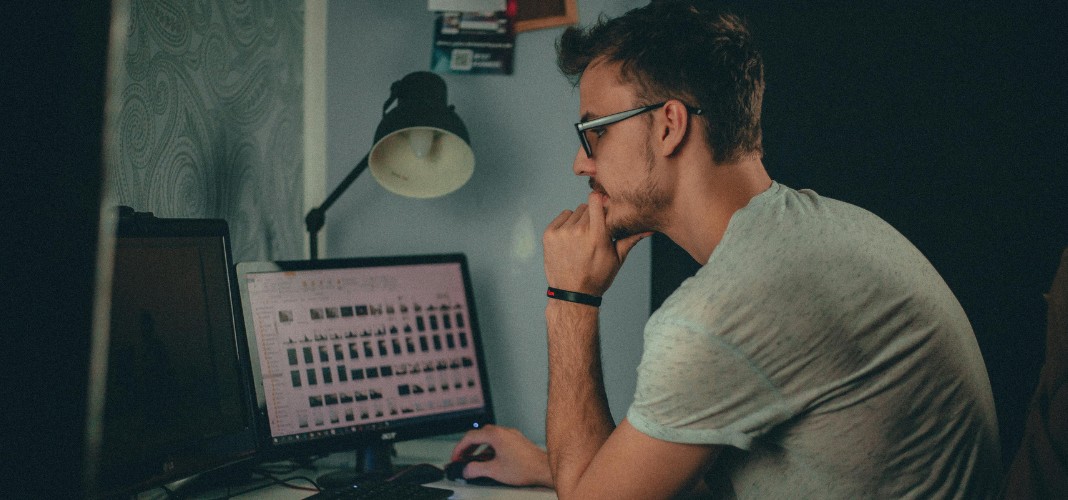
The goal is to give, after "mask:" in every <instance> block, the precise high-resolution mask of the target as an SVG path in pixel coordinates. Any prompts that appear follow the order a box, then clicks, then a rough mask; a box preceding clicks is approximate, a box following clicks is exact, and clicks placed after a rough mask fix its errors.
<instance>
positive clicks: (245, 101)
mask: <svg viewBox="0 0 1068 500" xmlns="http://www.w3.org/2000/svg"><path fill="white" fill-rule="evenodd" d="M303 9H304V3H303V0H193V1H190V0H135V1H132V2H131V5H130V25H129V28H128V36H129V38H128V41H127V56H126V61H125V67H124V72H125V75H123V79H122V81H123V82H124V89H123V91H122V93H121V95H122V110H121V113H120V117H119V124H118V126H119V130H120V132H119V143H120V145H119V156H120V157H121V160H120V161H121V165H120V167H119V168H118V170H119V172H117V173H115V174H113V175H112V176H111V182H113V183H114V184H113V185H112V190H113V192H114V194H115V197H116V198H117V200H118V202H119V204H122V205H129V206H131V207H133V208H134V209H136V210H138V211H148V212H154V213H155V214H156V216H159V217H195V218H222V219H225V220H226V221H227V222H228V223H229V225H230V232H231V240H232V244H233V247H234V259H235V261H237V262H241V261H248V260H264V259H297V258H301V256H302V248H303V241H304V240H303V238H304V236H303V235H304V226H303V215H302V211H303V165H302V158H303V150H302V133H303V119H302V116H303V101H302V99H303V57H304V56H303V32H304V10H303Z"/></svg>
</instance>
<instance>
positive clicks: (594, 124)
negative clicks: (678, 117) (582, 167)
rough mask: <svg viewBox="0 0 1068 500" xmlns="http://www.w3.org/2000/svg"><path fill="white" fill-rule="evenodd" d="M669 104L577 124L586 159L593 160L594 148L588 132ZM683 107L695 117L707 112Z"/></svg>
mask: <svg viewBox="0 0 1068 500" xmlns="http://www.w3.org/2000/svg"><path fill="white" fill-rule="evenodd" d="M668 102H670V101H664V102H660V103H657V104H649V105H647V106H639V107H637V108H634V109H628V110H626V111H620V112H619V113H612V114H610V115H605V116H602V117H600V118H594V119H592V120H587V121H584V122H578V123H576V124H575V130H576V131H577V132H578V136H579V143H581V144H582V149H583V150H585V151H586V158H593V147H592V146H591V145H590V141H589V139H587V138H586V131H587V130H590V129H595V128H598V127H606V126H608V125H611V124H613V123H618V122H621V121H623V120H626V119H627V118H633V117H635V116H638V115H640V114H642V113H646V112H649V111H652V110H654V109H660V108H662V107H664V106H665V105H666V104H667V103H668ZM683 106H686V110H687V111H689V112H690V113H693V114H695V115H701V114H703V113H704V112H705V111H704V110H703V109H701V108H695V107H693V106H690V105H688V104H683Z"/></svg>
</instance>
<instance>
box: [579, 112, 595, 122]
mask: <svg viewBox="0 0 1068 500" xmlns="http://www.w3.org/2000/svg"><path fill="white" fill-rule="evenodd" d="M597 118H600V115H598V114H597V113H590V112H589V111H587V112H585V113H582V116H580V117H579V122H588V121H590V120H595V119H597Z"/></svg>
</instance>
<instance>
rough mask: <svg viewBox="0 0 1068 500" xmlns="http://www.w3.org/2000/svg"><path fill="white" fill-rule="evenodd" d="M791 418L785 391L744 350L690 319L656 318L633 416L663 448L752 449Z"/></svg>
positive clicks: (647, 338)
mask: <svg viewBox="0 0 1068 500" xmlns="http://www.w3.org/2000/svg"><path fill="white" fill-rule="evenodd" d="M788 418H790V412H789V411H788V410H787V405H786V404H785V402H784V399H783V397H782V395H781V392H780V391H779V390H778V388H777V387H775V385H774V384H773V383H772V382H771V381H770V380H769V379H768V377H767V376H766V375H765V374H764V373H763V372H762V370H761V369H760V367H758V366H756V365H755V364H754V363H753V362H752V361H751V359H750V358H749V356H747V355H746V354H745V353H743V352H742V351H741V350H739V349H738V348H737V347H735V346H733V345H731V344H730V343H729V342H727V341H726V340H724V338H722V337H720V336H718V335H715V334H714V333H711V332H708V331H707V330H706V329H703V328H701V327H699V326H698V325H696V324H688V323H687V322H686V321H685V320H681V319H667V318H665V316H660V318H659V319H658V318H656V316H654V318H651V319H650V322H649V323H648V324H647V325H646V332H645V350H644V353H643V355H642V361H641V363H640V364H639V366H638V380H637V388H636V390H635V397H634V402H633V404H632V405H631V407H630V409H629V411H628V412H627V419H628V421H629V422H630V423H631V425H633V426H634V427H635V428H636V429H638V430H639V431H641V432H643V433H645V434H646V435H649V436H651V437H654V438H657V439H661V440H664V441H670V442H677V443H689V444H717V445H728V446H733V447H736V448H740V449H743V450H748V449H749V448H750V446H751V444H752V441H753V439H755V438H757V437H759V436H760V435H762V434H764V433H766V432H767V431H768V430H770V429H771V428H772V427H773V426H775V425H777V424H778V423H781V422H783V421H785V420H787V419H788Z"/></svg>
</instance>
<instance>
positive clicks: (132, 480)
mask: <svg viewBox="0 0 1068 500" xmlns="http://www.w3.org/2000/svg"><path fill="white" fill-rule="evenodd" d="M114 262H115V267H114V274H113V279H112V297H111V328H110V335H109V342H108V344H109V346H108V363H107V380H106V389H105V404H104V413H103V417H104V418H103V422H102V426H101V449H100V464H99V475H98V477H96V486H97V488H96V490H97V493H98V494H100V495H101V496H107V495H112V494H124V493H130V492H136V491H141V490H145V489H148V488H151V487H154V486H159V485H161V484H164V483H166V482H170V481H174V480H176V479H179V478H183V477H187V476H190V475H193V474H196V473H200V472H204V471H207V470H210V469H212V468H215V467H219V466H221V465H225V464H228V463H231V462H233V461H236V460H240V459H245V458H249V457H252V456H253V455H254V454H255V452H256V451H257V439H256V438H257V433H256V420H255V412H254V408H253V406H252V397H251V392H252V391H251V384H250V383H249V381H248V363H247V350H246V348H245V339H244V336H243V333H244V332H243V329H241V328H239V325H240V323H239V322H240V321H241V318H240V316H239V315H238V314H237V312H238V311H237V300H236V299H237V291H236V287H235V286H234V282H233V276H234V275H233V268H232V266H231V259H230V248H229V234H228V228H227V225H226V223H225V222H223V221H221V220H212V219H157V218H155V217H151V215H137V216H131V217H129V218H124V219H122V220H120V223H119V227H118V232H117V240H116V248H115V257H114Z"/></svg>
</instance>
